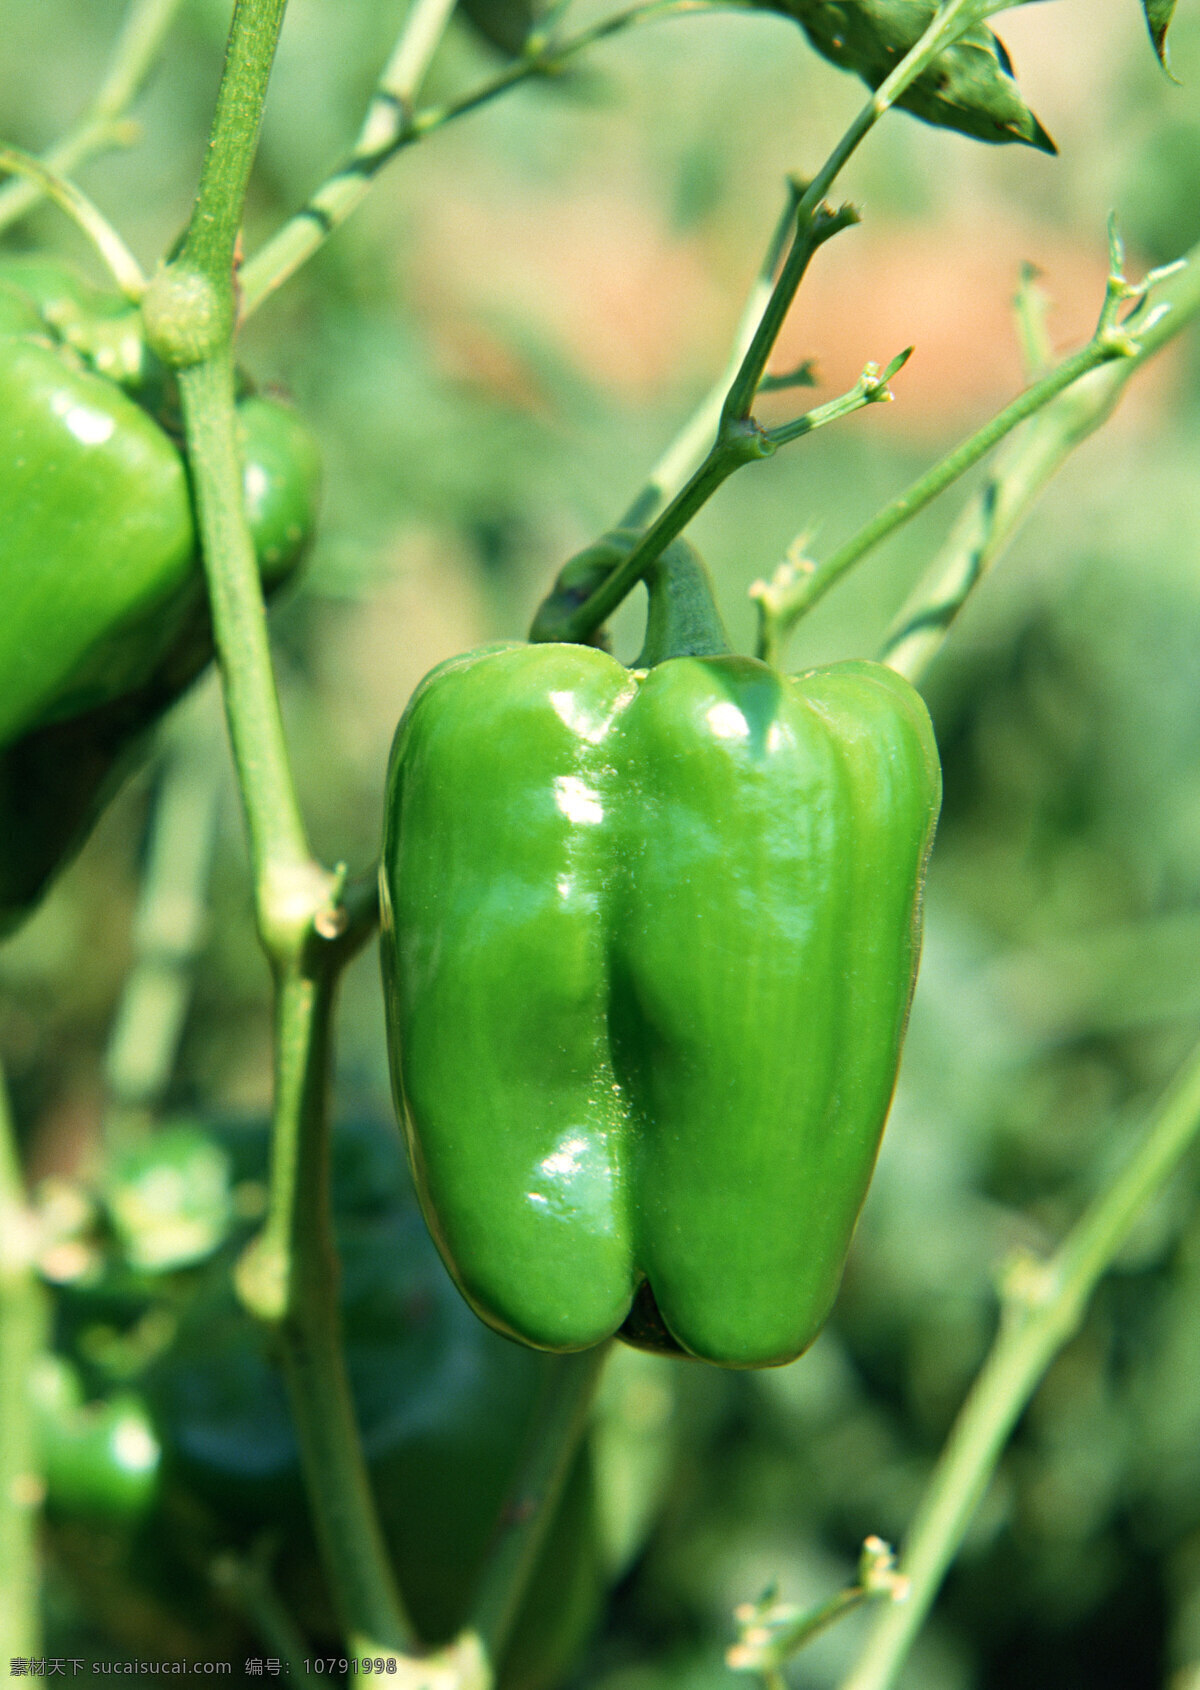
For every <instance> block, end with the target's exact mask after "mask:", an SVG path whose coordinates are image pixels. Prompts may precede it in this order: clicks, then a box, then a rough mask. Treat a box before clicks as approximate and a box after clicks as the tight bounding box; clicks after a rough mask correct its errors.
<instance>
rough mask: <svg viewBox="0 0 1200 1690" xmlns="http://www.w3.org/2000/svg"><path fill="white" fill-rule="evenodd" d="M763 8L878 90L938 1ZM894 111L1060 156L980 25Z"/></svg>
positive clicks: (779, 2) (827, 1)
mask: <svg viewBox="0 0 1200 1690" xmlns="http://www.w3.org/2000/svg"><path fill="white" fill-rule="evenodd" d="M758 3H759V4H760V5H763V6H765V7H766V8H767V9H768V10H770V11H777V12H783V13H784V14H785V15H786V16H788V17H790V18H793V19H794V20H795V21H796V22H797V23H798V24H799V25H800V27H801V29H802V30H803V31H804V33H805V35H806V36H807V37H808V40H809V44H810V45H811V46H812V47H815V49H816V50H817V52H818V53H820V54H821V55H822V57H823V58H826V59H828V60H829V61H830V62H831V63H832V64H835V65H838V66H840V67H841V68H842V69H843V70H852V71H854V72H855V73H856V74H857V75H858V76H861V77H862V79H863V81H864V82H865V83H866V84H867V86H868V87H870V88H878V87H879V84H880V83H881V82H882V81H883V80H884V78H885V77H886V76H888V75H889V74H890V73H891V72H892V71H893V70H894V69H895V68H896V66H897V65H898V64H899V62H900V60H901V59H902V58H903V57H904V55H905V54H906V53H907V52H908V50H909V49H910V48H911V47H913V46H915V44H916V43H917V41H919V40H920V38H921V36H922V35H923V34H924V32H925V30H926V28H927V27H928V25H929V22H930V20H931V19H932V17H933V15H934V12H935V10H936V6H935V4H934V3H933V0H758ZM1145 3H1146V4H1158V3H1161V0H1145ZM1167 3H1168V4H1173V0H1167ZM897 104H898V105H900V106H903V108H904V109H905V110H906V111H910V112H912V114H913V115H914V117H919V118H921V119H922V121H923V122H925V123H932V124H935V125H937V127H939V128H942V129H957V130H958V131H959V132H960V134H963V135H970V136H972V137H973V138H974V139H975V140H977V141H989V142H993V143H1002V142H1007V141H1021V142H1024V143H1025V145H1026V146H1030V147H1037V148H1039V149H1040V150H1041V151H1042V152H1046V153H1053V152H1056V151H1057V148H1056V147H1055V145H1054V142H1053V141H1052V140H1051V138H1050V136H1049V135H1048V134H1047V133H1046V131H1045V129H1043V127H1042V125H1041V124H1040V123H1039V122H1038V120H1037V118H1036V117H1035V116H1034V114H1033V112H1031V111H1030V109H1029V107H1028V106H1027V105H1026V104H1025V102H1024V100H1023V99H1022V98H1021V94H1020V90H1019V89H1018V88H1017V85H1016V82H1015V81H1014V80H1013V74H1012V61H1011V60H1010V59H1009V56H1008V53H1007V52H1006V51H1005V48H1004V43H1003V42H1002V41H1001V40H1000V39H999V37H998V36H996V35H994V34H993V33H992V31H991V30H990V29H988V28H987V27H986V25H983V24H978V25H976V26H975V27H974V28H972V29H968V30H967V31H966V32H965V33H964V34H963V35H961V36H960V37H959V39H958V40H957V41H955V42H954V43H953V44H952V45H951V46H949V47H947V48H946V49H945V50H944V51H943V52H941V53H939V55H938V57H937V58H936V59H935V60H934V62H933V64H932V65H930V66H929V68H928V69H927V70H926V71H924V72H923V73H922V75H920V76H919V77H918V78H917V79H916V81H915V82H914V83H913V84H912V85H911V86H910V87H909V88H908V90H907V91H906V92H905V93H904V94H902V95H901V96H900V99H899V100H898V101H897Z"/></svg>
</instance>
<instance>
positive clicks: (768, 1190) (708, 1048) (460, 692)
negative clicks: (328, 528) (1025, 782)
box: [381, 544, 941, 1367]
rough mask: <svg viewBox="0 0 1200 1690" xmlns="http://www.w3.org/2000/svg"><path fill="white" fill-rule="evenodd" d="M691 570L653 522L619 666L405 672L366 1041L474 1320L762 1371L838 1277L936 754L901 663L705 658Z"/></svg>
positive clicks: (917, 896)
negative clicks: (373, 1045) (639, 613)
mask: <svg viewBox="0 0 1200 1690" xmlns="http://www.w3.org/2000/svg"><path fill="white" fill-rule="evenodd" d="M700 571H701V566H699V564H698V560H696V559H695V558H694V555H693V554H691V552H690V548H687V547H686V546H684V545H682V544H679V545H677V546H676V547H673V548H671V550H670V551H669V552H668V554H667V555H666V557H665V558H664V559H663V560H662V562H661V563H660V565H659V566H658V567H657V568H656V571H655V573H654V575H653V577H652V578H651V581H650V620H649V624H648V634H647V649H646V650H645V651H644V652H643V654H642V657H641V658H640V659H639V661H638V664H637V665H636V666H635V667H634V668H633V669H632V670H630V669H627V668H625V667H623V666H622V665H621V664H620V663H618V662H617V661H616V660H615V659H614V658H612V657H610V656H609V655H607V654H606V653H605V652H603V651H598V650H596V649H594V648H591V647H585V646H579V645H566V644H544V645H532V646H521V645H508V646H500V647H493V648H490V649H485V650H483V651H478V652H474V653H469V654H468V655H466V656H465V657H460V658H457V659H454V660H452V661H451V662H449V663H445V664H443V665H442V666H441V667H440V668H438V669H435V670H434V671H433V673H432V674H431V675H429V676H428V677H427V678H426V680H425V681H424V682H423V683H422V685H421V686H420V688H419V689H418V691H417V693H416V694H415V696H414V698H413V700H412V702H411V704H410V705H409V708H408V710H407V711H406V713H405V716H404V718H403V720H402V721H401V724H400V727H399V729H398V732H397V736H396V742H395V745H394V748H393V753H392V760H391V766H390V772H389V777H388V789H387V798H386V809H385V818H386V819H385V834H384V846H383V861H382V865H381V878H382V898H383V941H382V943H383V966H384V979H385V985H386V989H387V996H388V1031H389V1040H390V1047H391V1058H392V1075H393V1085H394V1089H395V1093H396V1098H397V1102H398V1106H399V1109H400V1112H401V1114H402V1117H403V1121H404V1125H405V1130H406V1133H407V1136H408V1142H409V1148H410V1153H411V1158H412V1163H413V1168H414V1171H415V1175H416V1181H417V1186H418V1190H419V1193H420V1196H421V1201H422V1205H423V1207H424V1210H425V1213H426V1217H427V1219H428V1221H429V1224H430V1229H431V1231H432V1233H433V1235H434V1237H435V1239H436V1240H437V1242H438V1244H439V1246H440V1248H441V1250H442V1254H443V1257H444V1258H445V1260H446V1263H447V1265H448V1267H449V1268H450V1271H451V1273H452V1274H453V1276H454V1278H455V1279H456V1281H457V1283H458V1285H459V1287H460V1289H461V1290H462V1292H463V1294H464V1295H465V1296H466V1297H467V1299H468V1301H469V1302H471V1304H472V1305H473V1306H474V1308H475V1309H476V1312H477V1313H479V1314H480V1315H481V1316H482V1317H483V1318H484V1319H485V1320H487V1321H488V1322H490V1324H492V1325H493V1326H495V1327H497V1328H498V1329H499V1330H501V1331H503V1332H506V1333H508V1334H509V1335H510V1336H512V1337H516V1338H519V1339H522V1340H524V1341H525V1342H527V1343H530V1344H534V1345H537V1346H540V1347H542V1348H546V1349H550V1350H563V1351H566V1350H577V1349H583V1348H586V1347H588V1346H590V1345H593V1344H596V1343H598V1342H600V1341H601V1340H602V1339H603V1338H605V1337H607V1336H609V1335H610V1334H612V1333H616V1332H623V1334H624V1335H625V1336H626V1337H628V1338H629V1339H630V1340H631V1341H634V1342H639V1343H644V1344H648V1345H650V1346H653V1347H660V1348H677V1349H681V1350H683V1351H685V1352H687V1353H688V1354H690V1355H693V1356H697V1357H700V1358H703V1359H705V1360H708V1361H712V1362H717V1363H721V1364H724V1365H727V1366H733V1367H756V1366H769V1365H773V1364H778V1363H782V1362H786V1361H789V1360H791V1359H792V1358H793V1357H795V1356H797V1355H798V1354H800V1352H801V1351H803V1350H804V1349H805V1348H806V1347H807V1345H808V1344H810V1343H811V1342H812V1340H813V1338H814V1337H815V1336H816V1334H817V1332H818V1331H819V1330H820V1328H821V1326H822V1324H823V1323H824V1321H825V1319H826V1317H827V1315H828V1313H829V1309H830V1306H831V1305H832V1302H833V1299H834V1296H835V1295H836V1292H837V1288H838V1284H839V1282H840V1279H841V1275H842V1269H843V1264H844V1261H845V1257H846V1253H847V1250H848V1247H849V1243H850V1238H851V1235H852V1233H853V1229H854V1225H855V1222H856V1219H857V1216H858V1212H859V1209H860V1207H861V1204H862V1201H863V1197H864V1195H865V1193H866V1189H867V1184H868V1181H869V1179H870V1175H871V1170H872V1167H873V1164H874V1161H875V1156H876V1151H877V1148H878V1144H879V1139H880V1135H881V1133H882V1130H883V1124H884V1120H885V1117H886V1114H887V1110H888V1106H889V1102H890V1099H891V1095H892V1090H893V1086H894V1083H895V1076H896V1068H897V1063H898V1061H899V1055H900V1046H901V1040H902V1037H903V1032H904V1027H905V1022H906V1018H907V1014H908V1007H909V1002H910V999H911V996H912V990H913V983H914V979H915V974H916V967H917V958H918V950H919V941H920V909H921V890H922V884H923V879H924V873H925V865H926V860H927V857H928V852H929V848H930V843H931V840H932V835H933V829H934V824H935V821H936V818H937V813H938V807H939V802H940V796H941V778H940V771H939V766H938V759H937V750H936V746H935V743H934V738H933V731H932V728H931V725H930V722H929V717H928V714H927V712H926V710H925V706H924V704H923V703H922V701H921V699H920V698H919V696H918V695H917V693H916V692H915V691H914V690H913V689H912V687H911V686H909V684H908V682H907V681H905V680H904V679H903V678H902V677H900V676H899V675H897V674H896V673H894V672H893V671H892V670H890V669H887V668H884V667H882V666H881V665H879V664H875V663H867V662H846V663H836V664H832V665H830V666H828V667H826V668H821V669H814V670H811V671H810V672H809V673H807V674H804V675H799V676H796V677H787V676H784V675H781V674H778V673H777V672H776V671H775V670H773V669H771V668H769V667H767V666H766V665H765V664H763V663H759V662H756V661H753V660H751V659H749V658H745V657H740V656H735V655H732V654H730V653H729V652H728V651H727V649H726V650H724V651H722V650H721V647H722V646H723V643H724V642H723V639H722V637H721V632H720V629H719V624H717V623H716V621H715V609H714V610H713V612H712V616H711V618H710V623H709V631H708V634H707V636H705V637H703V638H701V637H698V632H697V630H698V628H699V627H700V626H701V625H702V623H703V617H701V618H699V619H698V618H697V615H696V610H695V607H696V603H697V602H698V601H697V595H696V592H695V591H692V590H690V589H689V588H688V587H687V583H688V582H689V580H690V582H691V586H692V588H695V587H696V586H697V584H698V585H699V602H700V603H701V604H703V602H704V598H705V593H704V586H703V581H702V575H701V573H700ZM681 581H682V582H683V583H684V584H685V585H684V589H682V590H681V588H680V582H681ZM708 602H709V604H710V605H711V600H709V601H708ZM681 631H682V634H683V638H682V642H681V639H680V635H681ZM681 643H682V646H683V649H685V650H687V651H688V652H689V653H690V655H685V656H674V655H671V653H672V651H674V650H678V649H680V645H681ZM702 647H707V649H708V651H709V652H710V653H711V655H700V654H699V652H700V651H701V648H702Z"/></svg>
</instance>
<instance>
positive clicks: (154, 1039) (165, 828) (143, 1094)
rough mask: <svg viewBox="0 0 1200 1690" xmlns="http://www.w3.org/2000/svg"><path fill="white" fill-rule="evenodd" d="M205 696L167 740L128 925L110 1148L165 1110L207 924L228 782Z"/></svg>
mask: <svg viewBox="0 0 1200 1690" xmlns="http://www.w3.org/2000/svg"><path fill="white" fill-rule="evenodd" d="M216 702H217V701H216V698H215V697H214V696H213V693H212V691H211V690H210V689H207V688H206V689H205V691H204V693H203V694H202V695H201V696H200V697H199V698H198V699H196V701H195V702H194V703H193V704H192V705H190V706H189V708H188V709H187V711H186V713H185V715H184V717H183V720H182V721H181V722H180V723H178V724H176V725H175V727H174V730H173V732H172V733H171V734H170V736H169V737H168V739H167V743H166V747H165V751H166V755H165V757H164V758H163V763H162V773H161V777H160V780H159V785H158V790H157V793H156V795H155V801H154V812H153V818H152V821H151V827H150V839H149V848H148V850H147V853H146V867H145V871H144V874H143V878H142V886H141V891H140V894H139V897H138V905H137V909H136V910H135V912H134V918H133V962H132V966H131V968H130V970H129V972H128V974H127V975H126V977H125V984H124V987H123V988H122V992H121V999H120V1002H119V1003H118V1005H117V1012H116V1015H115V1016H114V1017H113V1024H112V1030H111V1032H110V1034H109V1042H108V1050H107V1053H106V1057H105V1064H104V1075H105V1090H106V1092H107V1108H106V1110H105V1116H104V1136H105V1139H106V1141H107V1142H108V1143H109V1144H110V1145H116V1144H120V1143H125V1142H128V1141H130V1140H132V1139H136V1138H139V1137H141V1136H142V1135H143V1134H145V1133H146V1132H147V1131H148V1130H149V1128H150V1126H151V1124H152V1122H153V1120H154V1117H155V1116H156V1115H157V1113H158V1112H159V1110H160V1109H161V1107H162V1102H163V1098H164V1096H165V1094H166V1090H167V1087H168V1085H169V1084H170V1080H171V1075H172V1072H173V1071H174V1067H175V1058H176V1054H177V1052H178V1049H179V1040H180V1037H181V1035H182V1032H183V1026H184V1021H185V1019H186V1016H187V1010H188V1004H189V1001H190V998H191V993H192V976H193V968H194V964H195V961H196V957H197V955H198V954H199V952H200V949H201V948H202V946H203V943H204V939H205V932H206V927H207V917H208V880H209V870H210V867H211V863H212V851H213V844H214V842H215V838H216V827H217V818H218V815H219V812H220V801H221V792H222V789H223V787H224V786H225V782H226V764H225V762H224V759H223V758H222V757H221V756H220V755H219V750H220V747H219V743H218V738H217V735H218V732H219V727H220V718H219V716H218V714H217V711H216V708H215V707H216Z"/></svg>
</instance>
